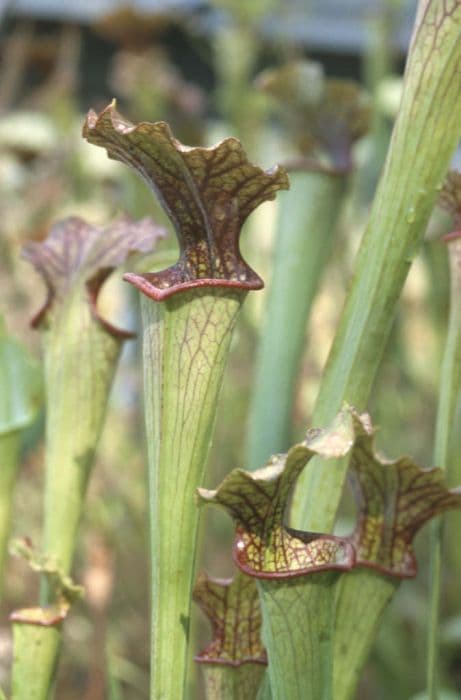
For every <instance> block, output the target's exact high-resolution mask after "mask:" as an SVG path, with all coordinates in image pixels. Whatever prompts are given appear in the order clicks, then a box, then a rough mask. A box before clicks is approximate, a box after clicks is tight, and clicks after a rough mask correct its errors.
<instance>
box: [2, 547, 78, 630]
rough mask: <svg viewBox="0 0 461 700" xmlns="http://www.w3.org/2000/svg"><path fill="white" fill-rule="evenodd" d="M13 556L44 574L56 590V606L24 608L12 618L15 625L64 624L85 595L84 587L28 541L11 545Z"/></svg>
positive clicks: (50, 625) (44, 625)
mask: <svg viewBox="0 0 461 700" xmlns="http://www.w3.org/2000/svg"><path fill="white" fill-rule="evenodd" d="M11 552H12V554H14V555H16V556H19V557H21V558H22V559H24V560H25V561H27V563H28V564H29V566H30V568H31V569H32V570H33V571H36V572H38V573H39V574H43V575H44V576H45V577H46V578H47V579H48V582H49V584H50V586H51V588H52V589H53V590H54V591H55V598H56V601H57V602H56V603H55V604H53V605H49V606H46V607H34V608H23V609H21V610H15V611H14V612H12V613H11V615H10V620H11V622H16V623H21V624H27V625H39V626H40V627H53V626H54V625H58V624H60V623H61V622H62V621H63V620H65V618H66V617H67V614H68V612H69V610H70V608H71V605H72V603H73V602H75V601H76V600H78V599H79V598H81V597H82V595H83V588H82V587H81V586H78V585H76V584H75V583H74V582H73V581H72V579H71V578H70V577H69V576H66V574H63V573H62V571H61V570H60V569H59V567H58V566H57V565H56V563H55V562H54V561H53V560H52V559H50V558H49V557H47V556H46V555H44V554H40V553H39V552H36V551H35V550H34V548H33V547H32V545H31V543H30V541H29V540H27V539H23V540H16V541H15V542H13V543H12V546H11Z"/></svg>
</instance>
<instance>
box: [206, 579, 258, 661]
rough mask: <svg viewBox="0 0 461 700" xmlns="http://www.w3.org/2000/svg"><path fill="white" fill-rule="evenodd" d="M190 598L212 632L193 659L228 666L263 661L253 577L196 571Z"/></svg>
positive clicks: (256, 595)
mask: <svg viewBox="0 0 461 700" xmlns="http://www.w3.org/2000/svg"><path fill="white" fill-rule="evenodd" d="M193 600H194V601H195V602H196V603H197V605H199V607H200V608H201V610H202V611H203V612H204V614H205V615H206V616H207V618H208V619H209V621H210V623H211V627H212V634H213V639H212V641H211V642H210V643H209V644H208V645H207V646H206V647H205V649H204V650H203V651H201V652H200V654H198V655H197V656H196V657H195V660H196V661H198V662H199V663H209V664H210V663H211V664H225V665H228V666H241V665H242V664H246V663H255V664H267V657H266V652H265V650H264V647H263V645H262V641H261V624H262V616H261V608H260V605H259V599H258V591H257V589H256V583H255V581H254V579H252V578H250V577H249V576H244V575H243V574H241V573H240V572H237V573H236V574H235V576H234V578H232V579H216V578H211V577H209V576H208V575H207V574H205V573H202V574H199V576H198V578H197V582H196V584H195V588H194V592H193Z"/></svg>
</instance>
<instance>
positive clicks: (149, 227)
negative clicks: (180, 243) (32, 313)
mask: <svg viewBox="0 0 461 700" xmlns="http://www.w3.org/2000/svg"><path fill="white" fill-rule="evenodd" d="M164 236H165V231H164V229H162V228H161V227H160V226H156V225H155V224H154V223H153V222H152V221H151V220H150V219H148V218H145V219H142V220H141V221H138V222H135V221H132V220H131V219H130V218H129V217H122V218H120V219H119V220H117V221H115V222H113V223H112V224H110V225H109V226H107V227H105V228H103V227H99V226H93V225H91V224H88V223H86V222H85V221H83V219H79V218H77V217H70V218H68V219H64V220H63V221H60V222H59V223H57V224H55V225H54V226H53V228H52V229H51V231H50V233H49V235H48V238H47V239H46V240H45V241H43V242H42V243H35V242H32V243H29V244H27V245H26V246H25V247H24V248H23V257H24V258H25V259H26V260H28V261H29V262H30V263H32V265H34V267H35V268H36V270H37V271H38V272H39V274H40V275H41V276H42V277H43V279H44V282H45V284H46V287H47V290H48V298H47V301H46V303H45V305H44V307H43V308H42V309H41V310H40V312H39V313H38V314H37V315H36V317H35V318H34V320H33V321H32V324H33V325H34V326H38V325H40V324H41V323H42V322H43V321H44V320H45V318H46V317H47V315H48V313H49V312H50V310H51V309H52V307H53V305H54V304H55V303H56V302H58V303H59V302H62V301H63V300H65V298H66V297H67V296H68V295H69V294H70V293H71V292H72V290H74V289H75V288H76V286H78V285H81V286H84V287H85V288H86V292H87V296H88V302H89V304H90V307H91V310H92V312H93V314H94V316H95V318H96V319H97V320H98V321H99V322H100V323H101V324H102V326H103V327H104V328H105V329H106V330H107V331H108V332H110V333H111V334H113V335H116V336H121V337H130V336H131V334H130V333H127V332H126V331H122V330H119V329H117V328H114V326H112V325H111V324H110V323H108V322H107V321H106V320H104V319H103V318H102V317H101V316H100V315H99V314H98V311H97V298H98V294H99V291H100V289H101V286H102V284H103V283H104V281H105V280H106V279H107V277H108V276H109V275H110V273H111V272H112V271H113V270H114V269H115V268H116V267H118V266H119V265H121V264H122V263H123V262H124V261H125V260H126V258H127V257H128V255H129V254H130V253H133V252H139V253H147V252H150V251H151V250H152V249H153V248H154V246H155V244H156V242H157V241H158V240H159V239H160V238H163V237H164Z"/></svg>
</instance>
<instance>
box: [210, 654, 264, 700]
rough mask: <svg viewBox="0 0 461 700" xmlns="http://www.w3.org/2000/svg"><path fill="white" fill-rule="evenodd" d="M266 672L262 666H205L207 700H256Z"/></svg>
mask: <svg viewBox="0 0 461 700" xmlns="http://www.w3.org/2000/svg"><path fill="white" fill-rule="evenodd" d="M265 672H266V667H265V666H263V665H261V664H251V663H245V664H242V665H241V666H238V667H236V668H232V667H231V666H225V665H224V664H204V666H203V673H204V677H205V697H206V700H255V698H256V697H257V694H258V690H259V687H260V684H261V679H262V678H263V675H264V673H265Z"/></svg>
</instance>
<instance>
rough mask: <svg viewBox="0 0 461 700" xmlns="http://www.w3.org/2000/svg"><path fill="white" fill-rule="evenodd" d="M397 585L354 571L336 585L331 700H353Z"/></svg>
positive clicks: (370, 573)
mask: <svg viewBox="0 0 461 700" xmlns="http://www.w3.org/2000/svg"><path fill="white" fill-rule="evenodd" d="M399 584H400V581H399V580H398V579H395V578H391V577H390V576H385V575H382V574H379V573H377V572H374V571H371V570H370V569H365V568H361V569H355V570H354V571H351V572H349V573H348V574H345V575H343V576H341V578H340V580H339V582H338V584H337V600H336V612H335V639H334V662H333V697H334V700H352V698H355V697H356V695H357V685H358V682H359V680H360V674H361V671H362V668H363V666H364V664H365V662H366V660H367V658H368V654H369V652H370V648H371V645H372V644H373V642H374V639H375V637H376V632H377V631H378V629H379V625H380V622H381V619H382V615H383V613H384V611H385V609H386V607H387V605H388V603H389V601H390V600H391V598H392V596H393V595H394V593H395V591H396V589H397V588H398V586H399Z"/></svg>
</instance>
